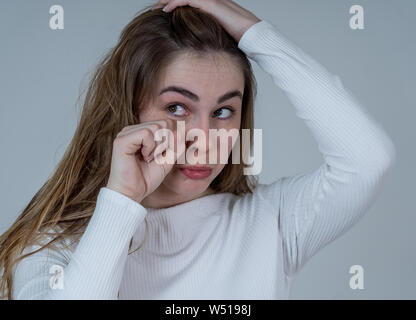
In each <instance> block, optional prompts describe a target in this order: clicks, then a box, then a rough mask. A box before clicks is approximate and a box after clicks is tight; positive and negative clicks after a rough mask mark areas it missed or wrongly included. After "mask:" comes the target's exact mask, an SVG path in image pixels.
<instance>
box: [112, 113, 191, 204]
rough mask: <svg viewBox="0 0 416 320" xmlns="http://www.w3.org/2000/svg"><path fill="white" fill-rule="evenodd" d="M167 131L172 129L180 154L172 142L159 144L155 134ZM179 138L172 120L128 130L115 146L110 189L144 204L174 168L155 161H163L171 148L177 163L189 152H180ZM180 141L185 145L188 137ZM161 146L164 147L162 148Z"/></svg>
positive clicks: (147, 123) (124, 130)
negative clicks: (159, 131) (146, 198)
mask: <svg viewBox="0 0 416 320" xmlns="http://www.w3.org/2000/svg"><path fill="white" fill-rule="evenodd" d="M163 128H165V129H170V130H171V131H172V133H173V134H174V139H173V141H174V144H175V145H176V150H175V146H172V145H170V144H169V140H170V139H166V138H165V142H163V143H162V142H158V141H155V132H156V131H157V130H159V129H163ZM179 133H181V132H179ZM177 138H178V137H177V125H176V121H174V120H171V119H166V120H158V121H151V122H144V123H140V124H137V125H132V126H127V127H124V128H123V129H122V130H121V131H120V132H119V133H118V135H117V137H116V138H115V139H114V142H113V152H112V158H111V169H110V176H109V179H108V182H107V188H109V189H112V190H114V191H117V192H120V193H122V194H123V195H125V196H127V197H129V198H131V199H133V200H134V201H136V202H139V203H140V202H141V201H142V200H143V199H144V198H145V197H147V196H148V195H149V194H151V193H152V192H153V191H154V190H155V189H156V188H157V187H158V186H159V185H160V184H161V183H162V181H163V180H164V178H165V177H166V175H167V174H168V173H169V172H170V170H171V169H172V167H173V165H174V163H166V161H165V163H163V164H159V163H162V161H159V163H157V162H156V161H155V159H156V158H157V159H161V157H162V154H163V155H164V150H167V149H168V148H169V149H170V150H172V151H174V162H176V161H177V159H178V158H179V157H180V156H181V155H182V153H183V151H184V150H182V149H185V148H178V146H177ZM180 139H182V140H181V141H184V137H180ZM170 142H172V141H170ZM160 144H162V145H161V146H159V145H160ZM163 145H164V146H163ZM158 146H159V147H158ZM156 147H158V148H157V149H158V150H157V151H158V152H157V154H154V151H156V150H155V149H156ZM166 147H167V148H166ZM178 149H180V150H182V151H181V153H178V152H177V150H178ZM146 160H148V161H149V160H150V161H149V162H147V161H146Z"/></svg>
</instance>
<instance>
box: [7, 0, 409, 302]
mask: <svg viewBox="0 0 416 320" xmlns="http://www.w3.org/2000/svg"><path fill="white" fill-rule="evenodd" d="M237 2H238V3H239V4H240V5H241V6H243V7H245V8H247V9H248V10H251V11H252V12H253V13H254V14H256V15H257V16H258V17H259V18H261V19H264V20H268V21H270V22H272V23H273V24H274V25H276V26H277V27H278V28H279V29H280V31H281V32H282V33H283V34H285V35H286V36H287V37H289V38H290V39H291V40H292V41H293V42H294V43H296V44H297V45H299V46H300V47H301V48H302V49H303V50H304V51H305V52H307V53H308V54H310V55H311V56H312V57H313V58H314V59H316V60H317V61H318V62H320V63H321V64H322V65H324V66H325V67H326V68H327V69H328V70H329V71H330V72H332V73H334V74H337V75H339V76H340V78H341V80H342V82H343V84H344V86H345V87H346V88H348V89H350V90H351V91H352V92H353V93H354V95H355V96H356V97H357V98H358V99H359V100H360V101H361V103H362V104H363V105H364V106H365V107H366V108H367V110H369V112H370V113H371V114H372V115H373V117H374V118H375V119H377V121H379V122H380V123H381V124H382V125H383V127H384V128H385V130H386V131H387V133H388V134H389V135H390V136H391V137H392V139H393V141H394V143H395V145H396V149H397V162H396V165H395V167H394V168H393V169H392V170H391V172H390V174H389V176H388V177H387V180H386V183H385V185H384V187H383V189H382V192H381V194H380V195H379V197H378V199H377V201H376V202H375V203H374V205H373V206H372V207H371V209H370V210H369V211H368V212H367V214H366V215H365V216H364V218H363V219H362V220H361V221H360V222H359V223H358V224H357V225H355V226H354V227H353V228H352V229H351V230H350V231H349V232H348V233H346V234H345V235H343V236H341V237H340V238H338V239H337V240H335V241H334V242H332V243H330V244H329V245H328V246H327V247H325V248H324V249H322V250H321V251H319V252H318V253H317V254H316V255H315V256H314V257H313V258H312V259H311V260H310V261H309V262H308V263H307V264H306V265H305V266H304V268H303V269H302V270H301V272H300V274H299V276H298V278H297V279H296V280H295V283H294V287H293V290H292V295H291V298H292V299H415V298H416V289H415V288H416V276H415V273H414V272H415V270H416V258H415V255H416V253H415V236H414V234H415V232H414V229H415V226H416V217H415V209H414V204H413V202H412V201H413V200H414V197H415V192H414V191H415V189H416V188H415V181H416V177H415V169H414V165H415V164H416V159H415V156H416V150H415V140H416V136H415V127H414V122H415V119H416V112H415V107H416V103H415V100H414V90H415V89H416V86H415V78H414V76H415V74H416V70H415V63H414V60H413V59H414V57H416V41H415V36H414V30H416V21H415V19H414V13H415V12H416V2H415V1H413V0H399V1H392V0H389V1H388V0H365V1H359V0H356V1H350V0H338V1H333V0H314V1H310V0H279V1H275V0H273V1H272V0H261V1H248V0H245V1H243V0H240V1H237ZM152 3H154V1H140V0H123V1H115V0H112V1H111V0H83V1H81V0H78V1H74V0H71V1H70V0H61V1H47V0H37V1H27V0H2V1H1V3H0V97H1V100H0V147H1V149H0V154H1V157H0V174H1V175H0V178H1V179H0V199H1V206H2V209H1V214H0V233H3V232H4V231H6V229H7V228H9V227H10V225H11V224H12V223H13V222H14V221H15V219H16V218H17V216H18V215H19V214H20V212H21V211H22V210H23V209H24V207H25V206H26V205H27V203H28V202H29V200H30V199H31V198H32V197H33V196H34V194H35V193H36V192H37V191H38V189H39V188H40V187H41V186H42V185H43V184H44V182H45V181H46V179H47V178H48V177H49V176H50V174H51V173H52V171H53V169H54V168H55V166H56V164H57V163H58V161H59V159H60V158H61V156H62V155H63V153H64V151H65V149H66V147H67V145H68V144H69V142H70V140H71V138H72V135H73V133H74V131H75V126H76V123H77V119H78V116H79V112H80V108H81V107H80V104H79V103H78V104H77V99H78V97H79V96H80V95H82V90H84V89H85V88H86V86H87V85H88V80H89V75H90V72H91V71H92V69H93V68H94V66H95V65H96V64H97V63H98V61H99V59H100V58H101V57H102V56H103V55H104V54H105V53H106V52H107V51H108V50H109V49H110V48H111V47H113V46H114V45H115V44H116V43H117V40H118V37H119V34H120V31H121V30H122V28H123V27H124V26H125V25H126V24H127V23H128V22H129V21H130V20H131V18H132V17H133V16H134V15H135V13H136V12H137V11H139V10H140V9H142V8H143V7H144V5H148V4H152ZM57 4H58V5H61V6H63V8H64V30H56V31H53V30H51V29H50V28H49V19H50V17H51V14H50V13H49V8H50V7H51V6H52V5H57ZM355 4H358V5H361V6H362V7H363V8H364V27H365V28H364V29H362V30H353V29H351V28H350V26H349V19H350V17H351V14H350V13H349V8H350V7H351V6H352V5H355ZM253 66H254V70H255V74H256V78H257V82H258V85H259V88H258V96H257V100H256V107H255V108H256V109H255V126H256V128H262V129H263V170H262V173H261V175H260V181H261V182H263V183H270V182H272V181H274V180H276V179H278V178H279V177H281V176H287V175H292V174H296V173H299V172H307V171H311V170H315V169H316V168H317V167H318V166H319V165H320V164H321V163H322V161H323V159H322V156H321V154H320V153H319V150H318V148H317V144H316V142H315V141H314V140H313V137H312V135H311V133H310V132H309V130H308V128H307V127H306V125H305V124H304V123H303V122H302V120H301V119H299V118H297V117H296V115H295V112H294V108H293V107H292V105H291V103H290V101H289V100H288V98H287V97H286V95H285V94H284V92H283V91H282V90H281V89H277V87H276V86H275V85H274V83H273V82H272V80H271V77H270V76H268V75H267V74H266V73H265V72H264V71H262V70H261V69H260V68H258V66H257V65H256V64H255V62H253ZM81 101H82V100H81ZM270 146H272V147H270ZM352 265H361V266H362V267H363V268H364V289H363V290H352V289H351V288H350V286H349V280H350V277H351V276H352V275H351V274H350V273H349V270H350V267H351V266H352Z"/></svg>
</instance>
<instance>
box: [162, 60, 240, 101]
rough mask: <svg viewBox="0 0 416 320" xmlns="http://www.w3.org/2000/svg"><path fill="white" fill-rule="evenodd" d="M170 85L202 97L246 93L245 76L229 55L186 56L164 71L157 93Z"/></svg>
mask: <svg viewBox="0 0 416 320" xmlns="http://www.w3.org/2000/svg"><path fill="white" fill-rule="evenodd" d="M171 85H181V86H183V87H185V88H187V89H189V90H191V91H192V92H195V93H196V94H198V95H199V96H201V97H203V96H204V95H205V96H206V95H210V94H215V96H218V95H220V94H221V93H223V92H227V91H229V90H231V89H240V91H241V92H243V90H244V74H243V71H242V69H241V67H240V65H239V64H238V62H237V61H236V60H235V58H233V57H231V56H230V55H228V54H227V53H209V54H204V55H200V54H197V53H194V52H184V53H180V54H179V55H178V56H177V57H175V59H174V60H173V61H172V62H171V63H169V65H168V66H167V67H166V68H165V69H164V70H163V72H162V74H161V77H160V81H159V86H158V87H159V88H158V89H159V91H160V90H161V89H163V88H164V87H167V86H171Z"/></svg>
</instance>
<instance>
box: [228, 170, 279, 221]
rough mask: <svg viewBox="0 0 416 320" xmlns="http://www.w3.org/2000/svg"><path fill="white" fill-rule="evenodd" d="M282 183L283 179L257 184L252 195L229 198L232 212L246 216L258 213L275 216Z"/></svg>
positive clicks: (277, 210)
mask: <svg viewBox="0 0 416 320" xmlns="http://www.w3.org/2000/svg"><path fill="white" fill-rule="evenodd" d="M282 181H283V178H280V179H278V180H276V181H274V182H272V183H269V184H263V183H259V184H257V186H256V187H255V188H254V190H253V192H252V193H248V194H245V195H243V196H237V195H232V196H230V197H229V199H230V202H231V206H232V208H233V210H236V211H238V212H240V213H244V214H245V215H248V216H250V215H255V214H256V213H259V212H265V213H266V214H271V215H273V216H275V215H276V214H277V213H278V212H279V207H280V198H281V197H280V194H281V187H282Z"/></svg>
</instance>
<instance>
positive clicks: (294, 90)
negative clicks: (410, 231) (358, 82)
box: [239, 20, 396, 276]
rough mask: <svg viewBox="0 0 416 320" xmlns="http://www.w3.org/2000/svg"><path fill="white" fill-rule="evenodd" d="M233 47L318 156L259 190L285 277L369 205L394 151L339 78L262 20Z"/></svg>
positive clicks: (341, 231)
mask: <svg viewBox="0 0 416 320" xmlns="http://www.w3.org/2000/svg"><path fill="white" fill-rule="evenodd" d="M239 48H240V49H241V50H242V51H244V52H245V53H246V54H247V56H248V57H250V58H252V59H253V60H255V61H256V62H257V64H258V65H259V67H260V68H261V69H262V70H264V71H265V72H267V73H268V74H269V75H270V76H271V77H272V79H273V82H274V83H275V84H276V85H277V86H278V87H280V88H281V89H282V90H284V92H285V94H286V95H287V96H288V98H289V100H290V101H291V103H292V104H293V106H294V108H295V113H296V115H297V116H298V117H299V118H300V119H302V120H303V121H304V122H305V124H306V126H307V127H308V128H309V130H310V131H311V133H312V135H313V137H314V139H315V140H316V142H317V144H318V148H319V150H320V152H321V154H322V156H323V159H324V161H323V163H322V164H321V165H320V166H319V167H318V168H317V169H316V170H314V171H313V172H308V173H302V174H296V175H294V176H288V177H283V178H281V179H279V180H278V181H277V182H274V183H272V184H270V185H268V187H265V188H264V187H263V188H262V189H261V190H263V192H264V195H266V196H269V197H273V199H270V198H269V200H270V202H272V203H273V205H274V207H275V208H276V214H278V221H279V230H280V232H281V234H282V242H283V251H284V257H285V261H284V265H285V272H286V274H287V275H288V276H293V275H295V274H296V273H297V272H298V271H299V270H300V268H301V267H302V266H303V265H304V264H305V263H306V262H307V261H308V259H309V258H311V257H312V256H313V255H314V254H315V253H316V252H317V251H318V250H320V249H321V248H323V247H324V246H325V245H327V244H328V243H329V242H331V241H333V240H334V239H335V238H337V237H338V236H340V235H342V234H343V233H345V231H347V230H348V229H349V228H350V227H352V226H353V225H354V224H355V223H356V222H357V221H358V220H359V219H360V218H361V217H362V215H363V214H364V213H365V212H366V211H367V210H368V209H369V207H370V206H371V205H372V203H373V202H374V200H375V198H376V196H377V194H378V193H379V191H380V189H381V187H382V185H383V183H384V181H385V177H386V173H387V172H388V171H389V169H390V168H391V167H392V166H394V164H395V161H396V150H395V147H394V144H393V142H392V140H391V139H390V138H389V136H388V135H387V134H386V132H385V131H384V130H383V128H382V127H381V125H380V124H379V123H377V122H376V121H375V120H374V119H373V118H372V117H371V116H370V115H369V114H368V112H367V110H366V109H365V108H364V107H363V106H362V105H361V104H360V102H359V101H357V99H356V98H355V96H354V95H353V94H352V93H351V92H350V91H348V90H347V89H345V88H344V86H343V84H342V82H341V80H340V78H339V77H338V76H337V75H334V74H331V73H330V72H328V70H327V69H325V68H324V67H323V66H322V65H320V64H319V63H318V62H316V61H315V60H313V59H312V58H311V57H310V56H309V55H307V54H306V53H305V52H303V51H302V50H301V49H300V48H299V47H298V46H297V45H296V44H294V43H293V42H291V41H290V40H289V39H288V38H287V37H285V36H284V35H283V34H282V33H281V32H280V31H279V30H277V28H276V27H275V26H274V25H273V24H271V23H270V22H268V21H265V20H262V21H260V22H258V23H256V24H254V25H253V26H251V27H250V28H249V29H248V30H247V31H246V32H245V33H244V35H243V37H242V38H241V39H240V42H239ZM268 189H270V190H268Z"/></svg>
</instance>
